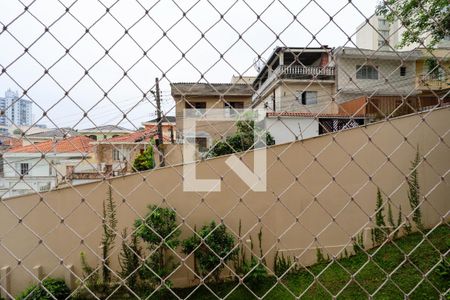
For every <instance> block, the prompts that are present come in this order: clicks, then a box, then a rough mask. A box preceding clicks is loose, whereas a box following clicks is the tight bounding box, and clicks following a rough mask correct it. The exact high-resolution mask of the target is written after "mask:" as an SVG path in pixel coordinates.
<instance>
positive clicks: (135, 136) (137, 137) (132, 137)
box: [97, 129, 158, 144]
mask: <svg viewBox="0 0 450 300" xmlns="http://www.w3.org/2000/svg"><path fill="white" fill-rule="evenodd" d="M152 138H154V139H155V140H157V139H158V135H157V132H156V130H154V129H147V130H142V131H136V132H133V133H130V134H125V135H121V136H116V137H113V138H110V139H104V140H101V141H98V142H97V143H98V144H109V143H141V142H145V143H148V142H150V140H151V139H152Z"/></svg>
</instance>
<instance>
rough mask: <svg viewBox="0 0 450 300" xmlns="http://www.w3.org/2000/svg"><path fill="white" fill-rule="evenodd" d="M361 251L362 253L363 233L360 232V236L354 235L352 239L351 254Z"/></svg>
mask: <svg viewBox="0 0 450 300" xmlns="http://www.w3.org/2000/svg"><path fill="white" fill-rule="evenodd" d="M345 250H347V249H345ZM363 251H364V234H363V232H361V233H360V234H358V235H356V237H354V238H353V252H355V254H357V253H360V252H363Z"/></svg>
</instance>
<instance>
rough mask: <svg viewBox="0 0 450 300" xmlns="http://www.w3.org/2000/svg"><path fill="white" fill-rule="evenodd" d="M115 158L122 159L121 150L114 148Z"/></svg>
mask: <svg viewBox="0 0 450 300" xmlns="http://www.w3.org/2000/svg"><path fill="white" fill-rule="evenodd" d="M113 160H120V151H119V150H117V149H113Z"/></svg>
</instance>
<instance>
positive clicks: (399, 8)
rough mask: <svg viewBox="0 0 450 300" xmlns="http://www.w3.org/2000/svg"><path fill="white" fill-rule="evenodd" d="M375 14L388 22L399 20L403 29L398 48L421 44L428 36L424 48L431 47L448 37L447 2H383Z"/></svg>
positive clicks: (435, 0) (406, 0)
mask: <svg viewBox="0 0 450 300" xmlns="http://www.w3.org/2000/svg"><path fill="white" fill-rule="evenodd" d="M376 13H377V14H378V15H382V16H384V17H385V18H386V19H387V20H388V21H389V22H391V23H392V22H394V21H395V20H400V21H401V23H402V24H403V26H404V27H405V29H406V30H405V32H403V34H402V38H401V41H400V43H399V45H397V46H398V47H399V48H401V47H403V46H408V45H410V44H412V43H419V44H420V43H421V41H422V39H423V38H424V36H427V35H430V37H431V41H430V43H429V44H428V45H425V46H426V47H433V46H435V45H436V44H437V43H438V42H439V41H441V40H442V39H443V38H444V37H446V36H448V35H450V9H449V2H448V0H384V1H382V2H381V3H380V4H379V5H378V6H377V10H376Z"/></svg>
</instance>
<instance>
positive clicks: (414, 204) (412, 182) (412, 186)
mask: <svg viewBox="0 0 450 300" xmlns="http://www.w3.org/2000/svg"><path fill="white" fill-rule="evenodd" d="M419 163H420V155H419V149H417V151H416V156H415V158H414V160H413V161H412V162H411V173H410V174H409V177H408V188H409V190H408V200H409V204H410V206H411V210H412V211H413V217H412V219H413V221H414V223H415V224H416V226H417V228H418V229H419V230H423V224H422V212H421V210H420V186H419V174H418V170H417V169H418V167H419Z"/></svg>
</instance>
